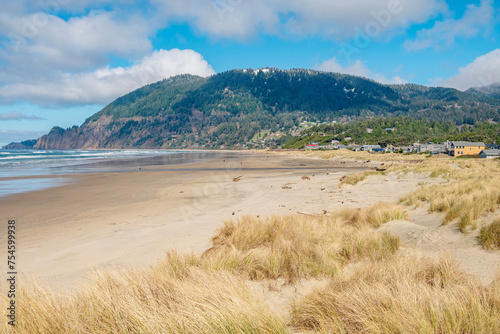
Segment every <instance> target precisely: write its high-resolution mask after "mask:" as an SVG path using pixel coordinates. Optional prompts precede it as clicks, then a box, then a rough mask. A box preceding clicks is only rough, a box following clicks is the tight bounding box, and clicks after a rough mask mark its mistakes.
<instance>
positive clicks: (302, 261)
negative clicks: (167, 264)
mask: <svg viewBox="0 0 500 334" xmlns="http://www.w3.org/2000/svg"><path fill="white" fill-rule="evenodd" d="M406 217H407V216H406V213H405V211H404V210H403V209H401V208H400V207H398V206H395V205H390V204H386V203H381V204H378V205H375V206H373V207H370V208H367V209H363V210H357V209H348V210H341V211H337V212H333V213H332V215H331V216H326V217H304V216H298V215H295V216H287V217H280V216H272V217H269V218H265V219H258V218H255V217H243V218H242V219H240V220H239V221H238V222H234V221H228V222H226V223H225V225H224V227H223V228H222V229H220V230H219V231H218V232H217V234H216V235H215V237H214V238H213V247H212V248H211V249H210V250H208V251H207V252H205V254H204V257H203V259H204V261H205V262H206V263H207V264H208V266H209V267H210V268H213V269H217V270H221V269H223V270H229V271H231V272H234V273H243V274H245V275H248V277H249V278H250V279H254V280H258V279H277V278H285V279H286V280H288V281H289V282H293V281H296V280H298V279H300V278H309V277H322V276H329V277H331V276H334V275H335V274H336V273H337V272H338V271H339V270H340V269H341V268H342V267H343V266H344V265H345V264H346V263H347V262H349V261H354V260H359V259H362V258H364V257H373V258H383V257H385V256H387V255H389V254H393V253H394V252H395V251H396V250H397V249H398V247H399V239H397V238H395V237H392V236H390V235H389V234H380V233H375V231H374V227H378V226H380V225H381V224H383V223H386V222H388V221H391V220H394V219H404V218H406Z"/></svg>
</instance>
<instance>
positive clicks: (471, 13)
mask: <svg viewBox="0 0 500 334" xmlns="http://www.w3.org/2000/svg"><path fill="white" fill-rule="evenodd" d="M494 13H495V8H494V7H493V0H482V1H481V4H480V5H479V6H476V5H467V10H466V11H465V13H464V16H463V17H462V18H460V19H458V20H455V19H448V20H445V21H440V22H436V23H435V24H434V26H433V27H432V28H430V29H423V30H421V31H419V32H418V33H417V38H416V39H415V40H412V41H406V42H405V43H404V47H405V48H406V49H407V50H423V49H427V48H435V49H440V48H443V47H446V46H450V45H452V44H453V43H454V42H455V39H456V38H459V37H463V38H472V37H475V36H477V35H478V34H480V33H482V32H486V31H488V30H489V29H490V28H491V22H492V20H493V18H494Z"/></svg>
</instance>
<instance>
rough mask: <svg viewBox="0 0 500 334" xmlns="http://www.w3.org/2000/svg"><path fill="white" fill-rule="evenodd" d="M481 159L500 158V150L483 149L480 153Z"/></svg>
mask: <svg viewBox="0 0 500 334" xmlns="http://www.w3.org/2000/svg"><path fill="white" fill-rule="evenodd" d="M479 157H480V158H481V159H495V158H500V150H482V151H481V153H479Z"/></svg>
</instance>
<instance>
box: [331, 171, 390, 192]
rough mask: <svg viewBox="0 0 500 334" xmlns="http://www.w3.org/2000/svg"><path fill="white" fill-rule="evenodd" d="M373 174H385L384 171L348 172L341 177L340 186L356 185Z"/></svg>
mask: <svg viewBox="0 0 500 334" xmlns="http://www.w3.org/2000/svg"><path fill="white" fill-rule="evenodd" d="M373 175H383V172H374V171H367V172H363V173H358V174H347V175H345V176H343V177H342V178H341V179H340V183H339V188H340V187H342V186H344V185H351V186H355V185H357V184H358V183H360V182H361V181H364V180H366V178H367V177H369V176H373Z"/></svg>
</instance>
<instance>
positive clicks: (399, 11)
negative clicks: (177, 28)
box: [151, 0, 447, 40]
mask: <svg viewBox="0 0 500 334" xmlns="http://www.w3.org/2000/svg"><path fill="white" fill-rule="evenodd" d="M151 1H152V3H154V4H155V5H156V6H157V7H158V8H159V13H158V14H159V15H158V17H159V18H161V19H166V20H169V21H182V22H184V21H187V22H189V23H190V24H192V25H193V26H195V27H196V28H197V29H198V30H199V31H201V32H202V33H205V34H208V35H209V36H212V37H222V38H236V39H240V40H241V39H247V38H249V37H252V36H254V35H256V34H257V33H259V32H265V33H269V34H275V35H287V36H299V37H303V36H310V35H318V36H323V37H327V38H332V39H335V40H343V39H349V38H351V37H353V36H354V35H355V34H356V28H358V29H360V30H365V28H366V27H367V25H369V24H370V23H373V22H375V23H377V22H379V25H380V27H381V31H380V34H382V33H383V32H385V31H395V30H397V29H399V28H406V27H408V26H409V25H410V24H411V23H415V22H417V23H421V22H425V21H427V20H428V19H429V18H430V17H431V16H433V15H436V14H437V13H440V12H442V11H443V10H445V9H446V8H447V7H446V5H445V3H444V1H443V0H419V1H413V0H358V1H351V0H336V1H332V0H310V1H303V0H253V1H248V0H247V1H244V0H212V1H207V0H170V1H164V0H151ZM387 14H388V15H387ZM377 35H378V34H377Z"/></svg>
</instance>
